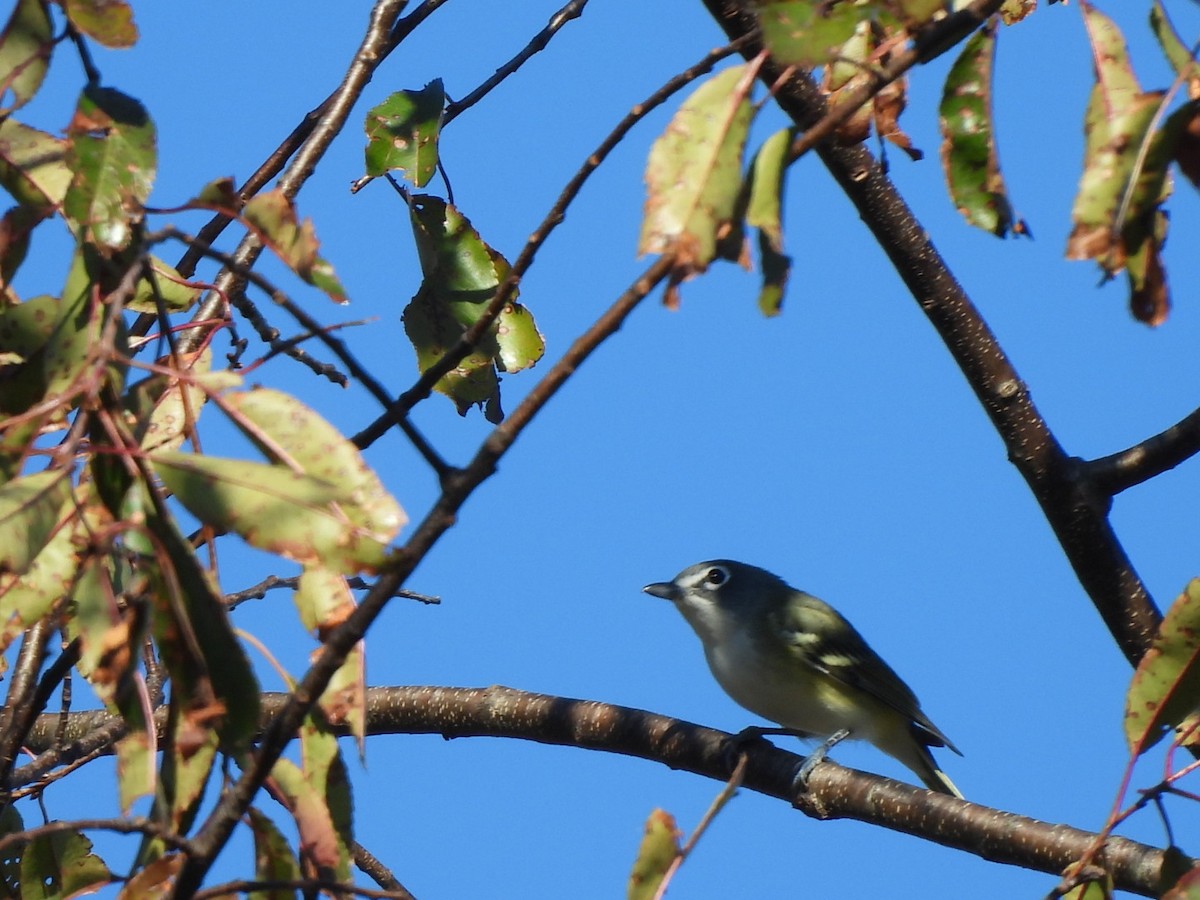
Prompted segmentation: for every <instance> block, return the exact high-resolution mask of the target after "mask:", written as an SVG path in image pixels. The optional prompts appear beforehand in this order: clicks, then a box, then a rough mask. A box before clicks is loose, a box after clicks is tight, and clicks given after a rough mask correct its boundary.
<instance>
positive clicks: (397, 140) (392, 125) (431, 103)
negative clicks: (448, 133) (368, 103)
mask: <svg viewBox="0 0 1200 900" xmlns="http://www.w3.org/2000/svg"><path fill="white" fill-rule="evenodd" d="M445 106H446V92H445V90H444V89H443V88H442V80H441V79H440V78H436V79H434V80H433V81H431V82H429V84H427V85H425V87H424V89H422V90H419V91H397V92H396V93H394V94H392V95H391V96H390V97H388V98H387V99H386V100H384V101H383V102H382V103H380V104H379V105H378V106H376V107H374V108H373V109H372V110H371V111H370V112H368V113H367V123H366V131H367V148H366V164H367V174H368V175H375V176H377V175H382V174H384V173H385V172H390V171H392V170H394V169H402V170H404V174H405V177H406V178H408V180H409V181H411V182H412V183H413V184H415V185H416V186H417V187H424V186H425V185H426V184H428V183H429V179H431V178H432V177H433V173H434V172H436V171H437V161H438V133H439V132H440V130H441V127H442V111H443V109H444V108H445Z"/></svg>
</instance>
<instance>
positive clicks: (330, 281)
mask: <svg viewBox="0 0 1200 900" xmlns="http://www.w3.org/2000/svg"><path fill="white" fill-rule="evenodd" d="M242 215H243V217H244V218H245V219H246V221H247V222H248V223H249V224H250V225H251V226H252V227H253V228H254V229H255V230H256V231H257V232H258V235H259V237H260V238H261V239H262V241H263V243H265V244H266V245H267V246H268V247H270V248H271V250H272V251H274V252H275V254H276V255H277V256H278V257H279V258H280V259H281V260H283V262H284V263H285V264H286V265H287V267H288V268H290V269H291V270H292V271H293V272H295V273H296V274H297V275H299V276H300V277H301V278H302V279H303V280H304V281H305V282H307V283H308V284H311V285H312V286H313V287H316V288H319V289H320V290H322V291H324V292H325V293H326V294H328V295H329V298H330V299H331V300H333V301H334V302H336V303H345V302H347V301H346V291H345V289H344V288H343V287H342V284H341V282H340V281H338V279H337V276H336V275H334V273H333V266H331V265H330V264H329V263H328V262H326V260H325V259H323V258H322V257H321V256H320V255H319V254H318V253H317V250H318V249H319V248H320V246H321V245H320V242H319V241H318V240H317V235H316V232H315V231H314V230H313V224H312V219H305V220H304V221H303V222H301V221H300V220H299V219H297V217H296V208H295V206H294V205H293V204H292V201H291V200H290V199H288V196H287V195H286V194H285V193H284V192H283V191H282V190H281V189H279V188H276V189H275V190H273V191H267V192H266V193H263V194H259V195H257V196H256V197H253V198H252V199H251V200H250V201H249V202H248V203H247V204H246V206H245V207H244V208H243V209H242Z"/></svg>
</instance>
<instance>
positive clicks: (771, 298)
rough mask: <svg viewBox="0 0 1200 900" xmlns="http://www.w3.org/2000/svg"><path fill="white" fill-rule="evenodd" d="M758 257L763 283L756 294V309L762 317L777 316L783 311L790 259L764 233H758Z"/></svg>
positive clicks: (790, 272) (790, 265)
mask: <svg viewBox="0 0 1200 900" xmlns="http://www.w3.org/2000/svg"><path fill="white" fill-rule="evenodd" d="M758 256H759V265H761V266H762V282H763V283H762V289H761V290H760V291H759V293H758V309H759V311H760V312H761V313H762V314H763V315H764V316H768V317H770V316H777V315H779V313H780V312H781V311H782V310H783V298H784V295H785V294H786V293H787V284H788V278H789V277H790V275H791V274H792V258H791V257H790V256H788V255H787V254H785V253H781V252H780V251H779V250H777V249H776V248H775V245H774V244H773V243H772V242H771V239H770V238H769V237H767V233H766V232H765V231H760V232H759V233H758Z"/></svg>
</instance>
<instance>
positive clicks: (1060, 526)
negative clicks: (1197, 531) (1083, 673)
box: [704, 0, 1161, 665]
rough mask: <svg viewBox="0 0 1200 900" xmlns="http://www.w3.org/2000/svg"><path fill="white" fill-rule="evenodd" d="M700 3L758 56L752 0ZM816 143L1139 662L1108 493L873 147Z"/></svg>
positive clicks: (798, 85) (769, 71) (1145, 600)
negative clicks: (1068, 442)
mask: <svg viewBox="0 0 1200 900" xmlns="http://www.w3.org/2000/svg"><path fill="white" fill-rule="evenodd" d="M704 4H705V6H706V7H707V8H708V10H709V12H710V13H711V14H712V15H713V17H714V18H715V19H716V20H717V22H718V23H719V24H720V25H721V27H722V28H723V29H724V30H725V32H726V34H728V35H729V37H731V38H739V39H740V38H744V37H746V36H747V35H755V37H754V38H753V39H752V40H751V41H750V43H748V44H746V45H744V48H743V50H742V54H743V56H745V57H746V58H747V59H753V58H754V57H755V56H756V55H757V54H758V53H759V52H760V51H761V49H762V46H761V43H760V42H759V40H758V38H757V22H756V20H755V17H754V14H753V12H752V10H751V6H750V4H749V3H747V2H746V0H704ZM784 74H785V69H784V68H783V67H781V66H779V65H777V64H775V63H773V62H770V61H768V62H767V64H765V65H764V66H763V67H762V70H761V72H760V78H761V79H762V80H763V82H764V83H765V84H768V85H771V84H775V83H776V82H777V81H779V80H780V78H781V77H782V76H783V75H784ZM775 96H776V100H777V101H778V103H779V105H780V106H781V107H782V108H783V110H784V112H786V113H787V114H788V115H789V116H790V117H791V118H792V120H793V121H794V122H795V123H796V124H797V125H798V126H800V127H801V128H805V129H807V128H811V127H813V126H814V125H815V124H816V123H818V122H819V121H820V120H821V118H822V117H823V116H825V115H826V114H827V107H826V103H825V99H824V97H823V96H822V94H821V92H820V90H819V89H818V88H817V86H816V84H815V83H814V82H813V80H812V78H811V77H810V76H809V75H808V74H807V73H805V72H794V73H793V74H792V75H791V77H790V78H788V79H786V80H785V81H784V82H783V83H782V85H781V86H779V87H778V88H777V90H776V94H775ZM817 153H818V155H819V156H820V158H821V161H822V162H823V163H824V164H825V166H826V168H827V169H828V170H829V172H830V173H831V174H832V175H833V177H834V179H835V180H836V181H837V183H838V184H839V185H840V186H841V188H842V190H843V191H844V192H845V193H846V196H847V197H849V198H850V201H851V202H852V203H853V204H854V206H855V208H856V209H857V210H858V213H859V215H860V216H861V217H862V220H863V222H865V223H866V225H867V227H868V228H869V229H870V231H871V234H872V235H873V236H874V238H875V240H876V241H877V242H878V243H879V245H880V247H882V248H883V250H884V252H885V253H886V254H887V255H888V258H889V259H890V260H891V262H892V265H893V266H894V267H895V268H896V271H897V273H898V274H899V275H900V277H901V279H903V281H904V283H905V285H906V286H907V287H908V289H909V291H910V292H911V293H912V295H913V298H914V299H915V300H916V301H917V303H918V304H919V305H920V307H921V310H922V311H923V312H924V313H925V315H926V316H927V317H928V318H929V321H930V323H931V324H932V325H933V326H934V328H935V329H936V330H937V332H938V334H939V335H940V336H941V338H942V341H943V342H944V343H945V345H946V348H947V349H948V350H949V351H950V354H951V356H952V357H953V358H954V361H955V362H956V363H957V364H958V366H959V368H960V369H961V371H962V373H963V375H964V376H965V377H966V379H967V383H968V384H969V385H970V386H971V389H972V390H973V391H974V392H975V396H976V397H977V398H978V399H979V402H980V404H981V405H982V406H983V408H984V410H985V411H986V412H987V414H988V417H989V418H990V419H991V421H992V425H993V426H994V427H995V428H996V431H997V432H998V433H999V435H1000V437H1001V439H1002V440H1003V441H1004V445H1005V447H1006V448H1007V450H1008V457H1009V459H1010V461H1011V462H1012V463H1013V464H1014V465H1015V466H1016V467H1017V470H1018V471H1019V472H1020V473H1021V475H1022V476H1023V477H1024V478H1025V481H1026V483H1027V484H1028V485H1029V488H1030V490H1031V491H1032V492H1033V495H1034V497H1035V498H1036V499H1037V501H1038V503H1039V505H1040V506H1041V507H1042V512H1043V514H1044V515H1045V516H1046V519H1047V521H1048V522H1049V523H1050V526H1051V528H1052V529H1053V530H1054V533H1055V536H1056V537H1057V538H1058V541H1059V544H1060V545H1061V546H1062V548H1063V551H1064V553H1065V555H1066V557H1067V559H1068V561H1069V562H1070V564H1071V567H1072V568H1073V569H1074V570H1075V574H1076V576H1077V577H1078V578H1079V581H1080V584H1082V586H1083V588H1084V590H1085V591H1087V593H1088V596H1089V597H1091V599H1092V602H1093V603H1094V604H1095V606H1096V609H1097V610H1098V611H1099V613H1100V616H1101V618H1102V619H1103V620H1104V623H1105V625H1106V626H1107V627H1108V629H1109V631H1110V632H1111V633H1112V635H1113V638H1114V639H1115V640H1116V642H1117V646H1118V647H1120V649H1121V652H1122V653H1123V654H1124V655H1125V658H1126V659H1127V660H1128V661H1129V662H1130V664H1131V665H1136V663H1137V661H1138V660H1140V659H1141V658H1142V655H1143V654H1144V653H1145V652H1146V650H1147V649H1148V648H1149V646H1150V642H1151V639H1152V638H1153V636H1154V634H1155V632H1156V631H1157V628H1158V623H1159V622H1160V621H1161V614H1160V613H1159V611H1158V609H1157V608H1156V607H1155V606H1154V603H1153V602H1152V600H1151V599H1150V596H1149V593H1148V592H1147V590H1146V587H1145V585H1144V584H1143V583H1142V581H1141V579H1140V578H1139V576H1138V574H1137V572H1135V571H1134V569H1133V566H1132V564H1131V563H1130V561H1129V558H1128V557H1127V556H1126V554H1125V551H1124V548H1122V546H1121V544H1120V541H1118V540H1117V537H1116V535H1115V534H1114V532H1113V530H1112V527H1111V525H1110V524H1109V521H1108V518H1107V513H1108V501H1107V498H1105V497H1101V496H1098V495H1097V492H1096V491H1095V489H1094V488H1093V487H1092V485H1091V484H1090V483H1089V481H1088V479H1087V478H1085V477H1083V474H1082V471H1081V467H1080V466H1079V465H1078V464H1077V461H1076V460H1074V459H1072V458H1071V457H1069V456H1068V455H1067V454H1066V452H1065V451H1064V450H1063V448H1062V447H1061V446H1060V445H1059V443H1058V440H1057V438H1056V437H1055V436H1054V434H1053V432H1052V431H1051V430H1050V427H1049V425H1048V424H1047V423H1046V421H1045V419H1044V418H1043V417H1042V415H1041V413H1040V412H1039V411H1038V409H1037V407H1036V406H1035V405H1034V403H1033V399H1032V398H1031V397H1030V395H1029V390H1028V388H1027V387H1026V386H1025V383H1024V382H1023V381H1022V380H1021V378H1020V376H1019V375H1018V374H1017V372H1016V369H1015V368H1014V367H1013V365H1012V363H1011V361H1010V360H1009V359H1008V357H1007V355H1006V354H1005V353H1004V350H1003V348H1002V347H1001V346H1000V344H999V342H998V341H997V340H996V337H995V335H994V334H993V333H992V331H991V329H990V328H989V327H988V325H987V323H986V322H985V321H984V319H983V317H982V316H981V315H980V314H979V311H978V310H977V309H976V308H975V306H974V304H972V303H971V300H970V298H969V297H968V296H967V295H966V293H965V292H964V291H963V289H962V286H961V285H960V284H959V283H958V282H957V280H955V278H954V276H953V274H952V273H951V272H950V270H949V268H948V267H947V265H946V262H945V260H944V259H942V257H941V255H940V254H939V253H938V251H937V249H936V248H935V247H934V246H933V243H932V242H931V241H930V239H929V236H928V234H927V233H926V231H925V229H924V228H923V227H922V226H921V223H920V222H918V221H917V219H916V217H915V216H914V215H913V213H912V210H910V209H909V208H908V205H907V204H906V203H905V202H904V200H903V198H902V197H901V196H900V195H899V193H898V192H897V191H896V189H895V187H894V186H893V185H892V183H891V181H890V180H889V179H888V178H887V176H886V174H885V173H884V171H883V169H882V167H881V166H880V165H879V164H878V162H877V161H876V160H875V158H874V157H873V156H872V155H871V153H870V152H869V151H868V150H867V149H866V148H865V147H864V146H862V145H855V146H852V147H843V146H836V145H834V144H831V143H829V142H826V143H822V144H821V145H819V146H818V147H817Z"/></svg>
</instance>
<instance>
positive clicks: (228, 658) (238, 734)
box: [140, 504, 259, 749]
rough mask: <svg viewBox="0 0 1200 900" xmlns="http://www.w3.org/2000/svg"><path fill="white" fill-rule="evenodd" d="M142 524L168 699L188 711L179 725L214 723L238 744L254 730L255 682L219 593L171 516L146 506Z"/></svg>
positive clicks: (143, 562)
mask: <svg viewBox="0 0 1200 900" xmlns="http://www.w3.org/2000/svg"><path fill="white" fill-rule="evenodd" d="M147 508H148V509H152V507H150V506H149V504H147ZM146 526H147V528H148V530H149V531H150V532H151V534H152V535H153V536H154V542H155V546H156V548H157V550H158V555H157V556H155V557H148V558H144V559H143V560H141V562H140V568H142V569H144V570H145V571H146V572H147V574H148V575H149V576H150V578H151V585H150V590H149V591H148V592H147V593H148V595H149V596H150V598H151V599H152V601H153V612H154V614H153V618H152V624H153V627H154V634H155V640H156V641H157V642H158V645H159V648H160V652H161V654H162V658H163V661H164V662H165V663H166V665H167V669H168V671H169V672H170V673H171V679H172V683H173V685H174V688H173V693H172V700H174V699H175V696H176V694H178V696H179V697H180V699H181V700H183V701H185V702H186V705H187V708H186V710H185V711H186V712H187V714H188V715H189V716H192V720H191V721H189V722H184V723H182V724H181V726H180V727H181V728H182V727H184V726H185V725H186V726H188V727H191V728H193V729H194V730H198V729H203V728H208V729H211V728H216V730H217V733H218V734H219V735H220V738H221V743H222V744H223V745H224V746H226V747H229V748H235V749H236V748H240V747H243V746H245V745H246V744H248V743H249V741H250V740H251V739H252V738H253V737H254V735H255V734H256V733H257V731H258V705H259V704H258V694H259V686H258V680H257V679H256V678H255V677H254V673H253V671H252V670H251V668H250V662H249V660H247V659H246V654H245V653H244V652H243V651H242V647H241V644H240V643H238V640H237V638H236V637H235V636H234V633H233V628H232V626H231V625H230V624H229V616H228V613H227V612H226V610H225V604H224V602H223V600H222V597H221V593H220V591H219V590H218V589H217V586H216V584H215V583H214V581H213V579H212V578H211V577H210V576H209V573H207V572H206V571H205V570H204V569H202V568H201V567H200V563H199V562H198V561H197V559H196V556H195V552H194V551H193V550H192V547H191V545H190V544H189V543H188V542H187V540H186V539H185V538H184V537H183V535H181V534H180V533H179V529H178V528H177V527H176V526H175V523H174V522H172V521H170V520H168V519H163V518H161V517H160V516H159V515H158V514H157V513H154V512H148V513H147V514H146ZM189 741H191V742H192V743H197V744H198V743H199V741H198V740H193V739H192V738H191V737H189Z"/></svg>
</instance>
